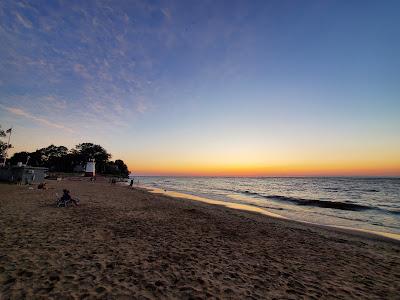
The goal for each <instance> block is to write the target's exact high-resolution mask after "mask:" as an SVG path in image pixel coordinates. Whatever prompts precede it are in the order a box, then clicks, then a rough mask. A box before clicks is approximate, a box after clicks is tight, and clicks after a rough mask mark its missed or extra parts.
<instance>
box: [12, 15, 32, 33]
mask: <svg viewBox="0 0 400 300" xmlns="http://www.w3.org/2000/svg"><path fill="white" fill-rule="evenodd" d="M15 16H16V17H17V20H18V21H19V22H20V23H21V24H22V25H23V26H24V27H25V28H28V29H31V28H32V23H31V22H30V21H29V20H28V19H26V18H25V17H23V16H21V15H20V14H19V13H16V14H15Z"/></svg>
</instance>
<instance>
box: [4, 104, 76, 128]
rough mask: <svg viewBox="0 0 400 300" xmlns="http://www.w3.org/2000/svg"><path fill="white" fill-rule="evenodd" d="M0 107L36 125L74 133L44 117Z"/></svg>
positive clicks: (16, 109)
mask: <svg viewBox="0 0 400 300" xmlns="http://www.w3.org/2000/svg"><path fill="white" fill-rule="evenodd" d="M0 107H1V108H3V109H5V110H6V111H8V112H9V113H11V114H13V115H15V116H19V117H24V118H26V119H28V120H32V121H34V122H36V123H40V124H42V125H45V126H47V127H51V128H56V129H62V130H64V131H66V132H68V133H73V132H74V130H72V129H71V128H69V127H67V126H65V125H62V124H59V123H56V122H53V121H50V120H48V119H46V118H44V117H40V116H36V115H33V114H31V113H29V112H28V111H26V110H23V109H21V108H18V107H8V106H5V105H1V104H0Z"/></svg>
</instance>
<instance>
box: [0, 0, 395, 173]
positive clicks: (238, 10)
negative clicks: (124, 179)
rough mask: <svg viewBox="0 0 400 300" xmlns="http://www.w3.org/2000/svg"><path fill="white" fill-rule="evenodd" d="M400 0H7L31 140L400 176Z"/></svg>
mask: <svg viewBox="0 0 400 300" xmlns="http://www.w3.org/2000/svg"><path fill="white" fill-rule="evenodd" d="M399 11H400V1H390V0H387V1H358V0H357V1H352V0H343V1H340V0H335V1H330V0H326V1H312V0H310V1H294V0H291V1H285V0H279V1H278V0H277V1H267V0H262V1H251V0H246V1H234V0H229V1H219V0H215V1H189V0H188V1H186V0H185V1H183V0H182V1H123V0H121V1H70V0H68V1H60V0H58V1H57V0H54V1H53V0H52V1H39V0H38V1H16V0H12V1H11V0H3V1H1V2H0V125H1V126H2V128H3V129H6V128H9V127H13V133H12V134H13V135H12V137H11V139H12V144H13V146H14V148H13V149H12V151H11V153H10V154H12V153H14V152H18V151H23V150H27V151H34V150H36V149H38V148H42V147H46V146H48V145H50V144H55V145H65V146H67V147H69V148H72V147H74V145H76V144H78V143H81V142H93V143H97V144H100V145H102V146H103V147H104V148H105V149H107V151H108V152H110V153H111V154H112V155H113V159H118V158H120V159H123V160H124V161H125V162H126V163H127V164H128V167H129V169H130V170H131V171H132V172H133V174H137V175H190V176H192V175H212V176H314V175H324V176H331V175H366V176H370V175H371V176H375V175H379V176H381V175H384V176H400V55H399V53H400V18H399V17H398V16H399Z"/></svg>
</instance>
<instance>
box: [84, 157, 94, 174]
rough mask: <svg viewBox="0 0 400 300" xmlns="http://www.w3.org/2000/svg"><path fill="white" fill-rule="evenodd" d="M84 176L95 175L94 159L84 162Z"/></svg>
mask: <svg viewBox="0 0 400 300" xmlns="http://www.w3.org/2000/svg"><path fill="white" fill-rule="evenodd" d="M85 176H86V177H94V176H96V162H95V160H94V159H91V160H89V161H88V162H87V163H86V168H85Z"/></svg>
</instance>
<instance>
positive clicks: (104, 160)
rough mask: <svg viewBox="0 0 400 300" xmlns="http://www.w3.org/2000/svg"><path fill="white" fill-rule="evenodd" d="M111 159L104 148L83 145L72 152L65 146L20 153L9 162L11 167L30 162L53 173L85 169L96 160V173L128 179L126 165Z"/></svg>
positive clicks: (53, 146) (51, 146)
mask: <svg viewBox="0 0 400 300" xmlns="http://www.w3.org/2000/svg"><path fill="white" fill-rule="evenodd" d="M110 158H111V154H109V153H108V152H107V151H106V150H105V149H104V148H103V147H102V146H100V145H96V144H92V143H82V144H79V145H76V146H75V148H74V149H72V150H68V148H67V147H64V146H55V145H50V146H48V147H46V148H42V149H38V150H36V151H34V152H30V153H29V152H25V151H23V152H18V153H15V154H14V155H13V156H12V157H11V158H10V160H9V162H10V164H11V165H16V164H17V163H18V162H22V163H24V164H25V163H27V162H28V165H30V166H34V167H47V168H49V170H50V171H53V172H73V171H74V168H76V167H77V166H82V167H84V166H85V164H86V162H88V161H89V159H95V160H96V172H98V173H101V174H112V175H115V176H121V177H128V175H129V171H128V167H127V166H126V164H125V163H124V162H123V161H122V160H120V159H117V160H116V161H115V162H113V161H110V160H109V159H110Z"/></svg>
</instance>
